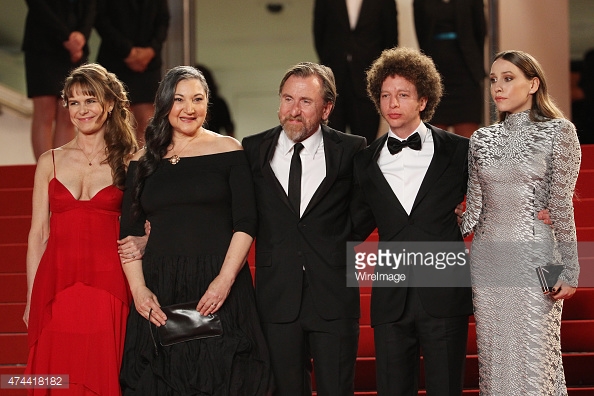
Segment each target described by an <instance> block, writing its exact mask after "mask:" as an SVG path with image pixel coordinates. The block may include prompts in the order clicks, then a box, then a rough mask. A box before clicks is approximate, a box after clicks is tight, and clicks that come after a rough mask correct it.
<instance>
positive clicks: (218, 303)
mask: <svg viewBox="0 0 594 396" xmlns="http://www.w3.org/2000/svg"><path fill="white" fill-rule="evenodd" d="M231 286H233V280H230V279H226V278H225V277H223V276H221V275H220V274H219V275H218V276H217V277H216V278H214V279H213V280H212V282H210V285H208V290H206V292H205V293H204V295H203V296H202V298H201V299H200V301H199V302H198V306H197V309H198V312H200V313H201V314H202V315H205V316H206V315H209V314H211V313H215V312H217V311H218V310H219V309H220V308H221V307H222V306H223V303H224V302H225V300H226V299H227V296H229V292H230V291H231Z"/></svg>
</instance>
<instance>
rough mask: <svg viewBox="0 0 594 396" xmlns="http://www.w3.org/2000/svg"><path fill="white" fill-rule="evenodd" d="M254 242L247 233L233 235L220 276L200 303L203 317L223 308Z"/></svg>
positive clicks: (199, 310) (199, 306)
mask: <svg viewBox="0 0 594 396" xmlns="http://www.w3.org/2000/svg"><path fill="white" fill-rule="evenodd" d="M253 240H254V238H252V237H251V236H250V235H248V234H246V233H245V232H236V233H234V234H233V237H232V238H231V243H230V244H229V250H227V255H226V256H225V261H223V266H222V267H221V271H220V272H219V275H217V277H216V278H214V279H213V280H212V282H210V285H208V289H207V290H206V292H205V293H204V295H203V296H202V298H201V299H200V301H199V302H198V306H197V309H198V312H200V313H202V315H208V314H210V313H214V312H217V311H218V310H219V309H220V308H221V306H223V303H224V302H225V300H226V299H227V296H228V295H229V292H230V291H231V286H233V283H234V282H235V278H236V277H237V274H238V273H239V271H240V270H241V269H242V268H243V266H244V264H245V262H246V259H247V256H248V253H249V251H250V247H251V246H252V241H253Z"/></svg>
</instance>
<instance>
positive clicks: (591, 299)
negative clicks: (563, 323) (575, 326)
mask: <svg viewBox="0 0 594 396" xmlns="http://www.w3.org/2000/svg"><path fill="white" fill-rule="evenodd" d="M592 265H594V263H592ZM583 267H584V265H583V263H582V268H583ZM578 319H594V287H579V288H578V290H577V292H576V293H575V294H574V295H573V297H572V298H570V299H569V300H565V301H564V302H563V320H578Z"/></svg>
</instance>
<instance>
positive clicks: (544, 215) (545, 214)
mask: <svg viewBox="0 0 594 396" xmlns="http://www.w3.org/2000/svg"><path fill="white" fill-rule="evenodd" d="M538 220H542V222H543V223H545V224H548V225H550V226H551V227H553V221H552V220H551V214H550V213H549V210H548V209H543V210H541V211H540V212H538Z"/></svg>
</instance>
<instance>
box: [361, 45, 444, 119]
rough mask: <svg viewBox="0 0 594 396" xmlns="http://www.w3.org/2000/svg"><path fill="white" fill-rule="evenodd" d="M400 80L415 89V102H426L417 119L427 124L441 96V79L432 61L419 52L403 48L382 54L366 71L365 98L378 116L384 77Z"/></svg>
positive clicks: (388, 50) (385, 51) (389, 50)
mask: <svg viewBox="0 0 594 396" xmlns="http://www.w3.org/2000/svg"><path fill="white" fill-rule="evenodd" d="M394 76H400V77H403V78H405V79H407V80H408V81H410V82H411V83H412V84H413V85H414V86H415V87H416V89H417V94H418V97H419V98H427V104H426V106H425V109H424V110H423V111H421V119H422V120H423V121H425V122H428V121H430V120H431V117H433V114H434V113H435V109H436V108H437V105H438V104H439V101H440V100H441V96H442V94H443V83H442V81H441V75H440V74H439V72H438V71H437V68H436V67H435V64H434V63H433V60H432V59H431V58H430V57H429V56H427V55H425V54H423V53H422V52H420V51H418V50H415V49H412V48H406V47H395V48H391V49H387V50H384V51H383V52H382V54H381V55H380V57H379V58H377V59H376V60H375V61H374V62H373V64H372V65H371V67H370V68H369V70H367V95H368V96H369V98H371V100H372V101H373V103H374V104H375V108H376V109H377V111H378V112H379V113H380V114H381V108H380V93H381V90H382V84H383V83H384V81H385V80H386V78H388V77H394Z"/></svg>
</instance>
